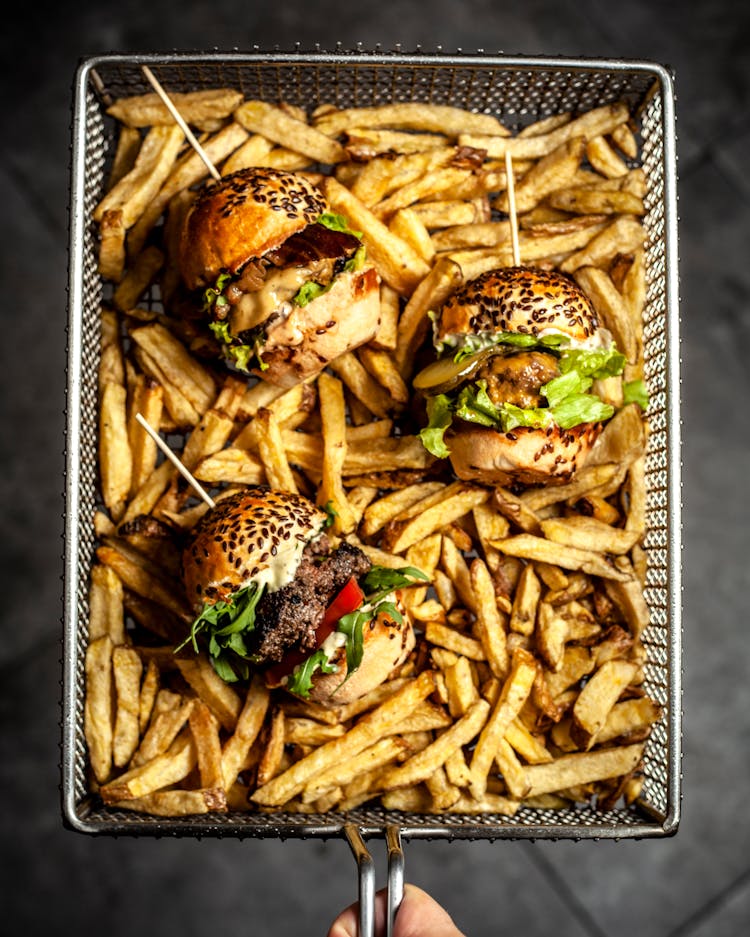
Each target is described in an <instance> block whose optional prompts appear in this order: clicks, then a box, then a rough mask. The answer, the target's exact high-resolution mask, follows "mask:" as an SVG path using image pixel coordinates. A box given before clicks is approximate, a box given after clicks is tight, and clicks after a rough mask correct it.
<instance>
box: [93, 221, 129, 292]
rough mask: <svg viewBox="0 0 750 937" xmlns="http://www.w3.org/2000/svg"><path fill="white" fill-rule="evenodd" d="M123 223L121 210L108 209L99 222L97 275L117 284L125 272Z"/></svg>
mask: <svg viewBox="0 0 750 937" xmlns="http://www.w3.org/2000/svg"><path fill="white" fill-rule="evenodd" d="M125 230H126V229H125V222H124V218H123V210H122V208H108V209H107V210H106V211H104V212H102V217H101V220H100V222H99V273H100V274H101V276H103V277H104V278H105V279H106V280H111V281H112V282H113V283H119V282H120V280H121V279H122V276H123V274H124V272H125V262H126V255H127V251H126V249H125Z"/></svg>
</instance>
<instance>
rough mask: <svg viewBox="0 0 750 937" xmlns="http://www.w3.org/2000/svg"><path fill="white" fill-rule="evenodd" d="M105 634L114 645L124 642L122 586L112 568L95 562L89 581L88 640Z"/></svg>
mask: <svg viewBox="0 0 750 937" xmlns="http://www.w3.org/2000/svg"><path fill="white" fill-rule="evenodd" d="M105 634H106V635H109V637H110V638H111V640H112V644H113V645H115V646H116V645H118V644H124V643H125V613H124V608H123V588H122V581H121V580H120V579H119V578H118V576H117V574H116V573H115V571H114V570H113V569H111V568H110V567H109V566H103V565H102V564H100V563H97V564H95V565H94V566H93V567H92V569H91V581H90V583H89V641H94V640H96V639H97V638H101V637H102V635H105Z"/></svg>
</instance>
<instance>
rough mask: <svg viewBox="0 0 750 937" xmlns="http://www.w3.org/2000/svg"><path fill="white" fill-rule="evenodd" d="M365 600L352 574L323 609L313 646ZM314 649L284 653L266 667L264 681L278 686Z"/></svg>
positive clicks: (318, 644) (317, 645)
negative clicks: (274, 662)
mask: <svg viewBox="0 0 750 937" xmlns="http://www.w3.org/2000/svg"><path fill="white" fill-rule="evenodd" d="M364 600H365V594H364V592H363V591H362V590H361V589H360V587H359V583H358V582H357V580H356V579H355V578H354V576H352V577H351V578H350V579H349V580H348V581H347V583H346V585H345V586H344V587H343V589H341V591H340V592H338V593H337V594H336V595H335V596H334V598H333V601H332V602H331V604H330V605H329V606H328V608H327V609H326V611H325V614H324V615H323V617H322V619H321V620H320V624H319V625H318V627H317V629H316V631H315V646H316V647H320V645H321V644H322V643H323V642H324V641H325V639H326V638H327V637H328V635H329V634H331V633H332V632H333V631H335V630H336V625H337V624H338V622H339V619H340V618H343V616H344V615H348V614H349V612H353V611H355V609H358V608H359V607H360V605H362V603H363V602H364ZM312 653H314V651H301V650H299V649H297V648H295V649H294V650H292V651H289V652H287V653H286V654H285V655H284V659H283V660H280V661H279V662H278V663H277V664H272V665H271V666H270V667H268V668H267V669H266V683H267V684H268V685H269V686H279V684H280V683H281V680H282V678H283V677H286V676H288V675H289V674H290V673H291V672H292V671H293V670H294V668H295V667H296V666H297V665H298V664H301V663H302V662H303V661H305V660H307V658H308V657H309V656H310V654H312Z"/></svg>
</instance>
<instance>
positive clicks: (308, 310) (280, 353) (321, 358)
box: [179, 168, 380, 387]
mask: <svg viewBox="0 0 750 937" xmlns="http://www.w3.org/2000/svg"><path fill="white" fill-rule="evenodd" d="M179 265H180V271H181V274H182V278H183V281H184V283H185V285H186V286H187V288H188V289H189V290H191V291H196V292H202V308H203V311H204V313H205V314H206V316H207V318H208V325H209V328H210V329H211V331H212V332H213V334H214V336H215V337H216V339H217V340H218V341H219V343H220V345H221V349H222V354H223V357H224V358H225V359H226V361H227V362H229V363H230V364H231V365H232V366H234V367H236V368H237V369H239V370H240V371H243V372H247V373H252V374H255V375H258V376H262V377H263V378H264V379H265V380H267V381H269V382H270V383H272V384H276V385H278V386H280V387H291V386H292V385H294V384H296V383H298V382H299V381H303V380H305V379H307V378H308V377H312V376H314V375H316V374H318V373H319V372H320V371H322V370H323V368H324V367H325V366H326V365H327V364H328V362H329V361H331V360H333V359H334V358H336V357H338V356H339V355H341V354H343V353H344V352H347V351H351V350H352V349H354V348H357V347H359V346H360V345H362V344H364V343H365V342H368V341H369V340H370V339H371V338H372V337H373V336H374V335H375V332H376V330H377V327H378V324H379V322H380V302H379V298H380V297H379V283H380V281H379V278H378V274H377V272H376V270H375V268H374V267H373V265H372V264H371V263H370V262H369V261H368V259H367V257H366V252H365V248H364V245H363V244H362V242H361V240H360V239H359V237H358V236H357V234H356V233H355V232H353V231H351V230H349V228H348V226H347V223H346V219H344V218H343V217H342V216H340V215H336V214H333V213H332V212H331V211H330V210H329V208H328V206H327V204H326V201H325V199H324V198H323V196H322V195H321V193H320V192H319V191H318V190H317V189H316V188H315V186H314V185H313V184H312V183H311V182H310V181H309V180H308V179H306V178H305V177H304V176H302V175H298V174H295V173H291V172H281V171H278V170H274V169H260V168H252V169H241V170H239V171H238V172H234V173H231V174H229V175H227V176H225V177H224V178H222V179H221V180H220V181H219V182H217V183H216V184H215V185H213V184H212V185H208V186H206V187H205V188H204V189H203V190H202V191H201V193H200V194H199V195H198V197H197V198H196V200H195V202H194V203H193V205H192V206H191V208H190V209H189V211H188V213H187V216H186V218H185V222H184V225H183V228H182V231H181V237H180V245H179Z"/></svg>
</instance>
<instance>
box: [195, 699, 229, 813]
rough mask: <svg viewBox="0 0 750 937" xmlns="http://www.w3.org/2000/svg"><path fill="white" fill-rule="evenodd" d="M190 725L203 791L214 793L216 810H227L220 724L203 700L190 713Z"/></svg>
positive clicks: (213, 798)
mask: <svg viewBox="0 0 750 937" xmlns="http://www.w3.org/2000/svg"><path fill="white" fill-rule="evenodd" d="M189 724H190V732H191V733H192V736H193V741H194V742H195V749H196V753H197V758H198V773H199V775H200V786H201V789H202V790H203V791H213V792H214V793H213V796H212V800H213V808H214V810H220V811H221V810H226V806H227V805H226V795H225V793H224V777H223V774H222V756H221V742H220V740H219V723H218V722H217V720H216V717H215V716H214V715H213V713H212V712H211V710H210V709H209V708H208V706H207V705H206V704H205V703H204V702H203V700H198V701H197V702H196V704H195V706H194V707H193V710H192V712H191V713H190V719H189Z"/></svg>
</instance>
